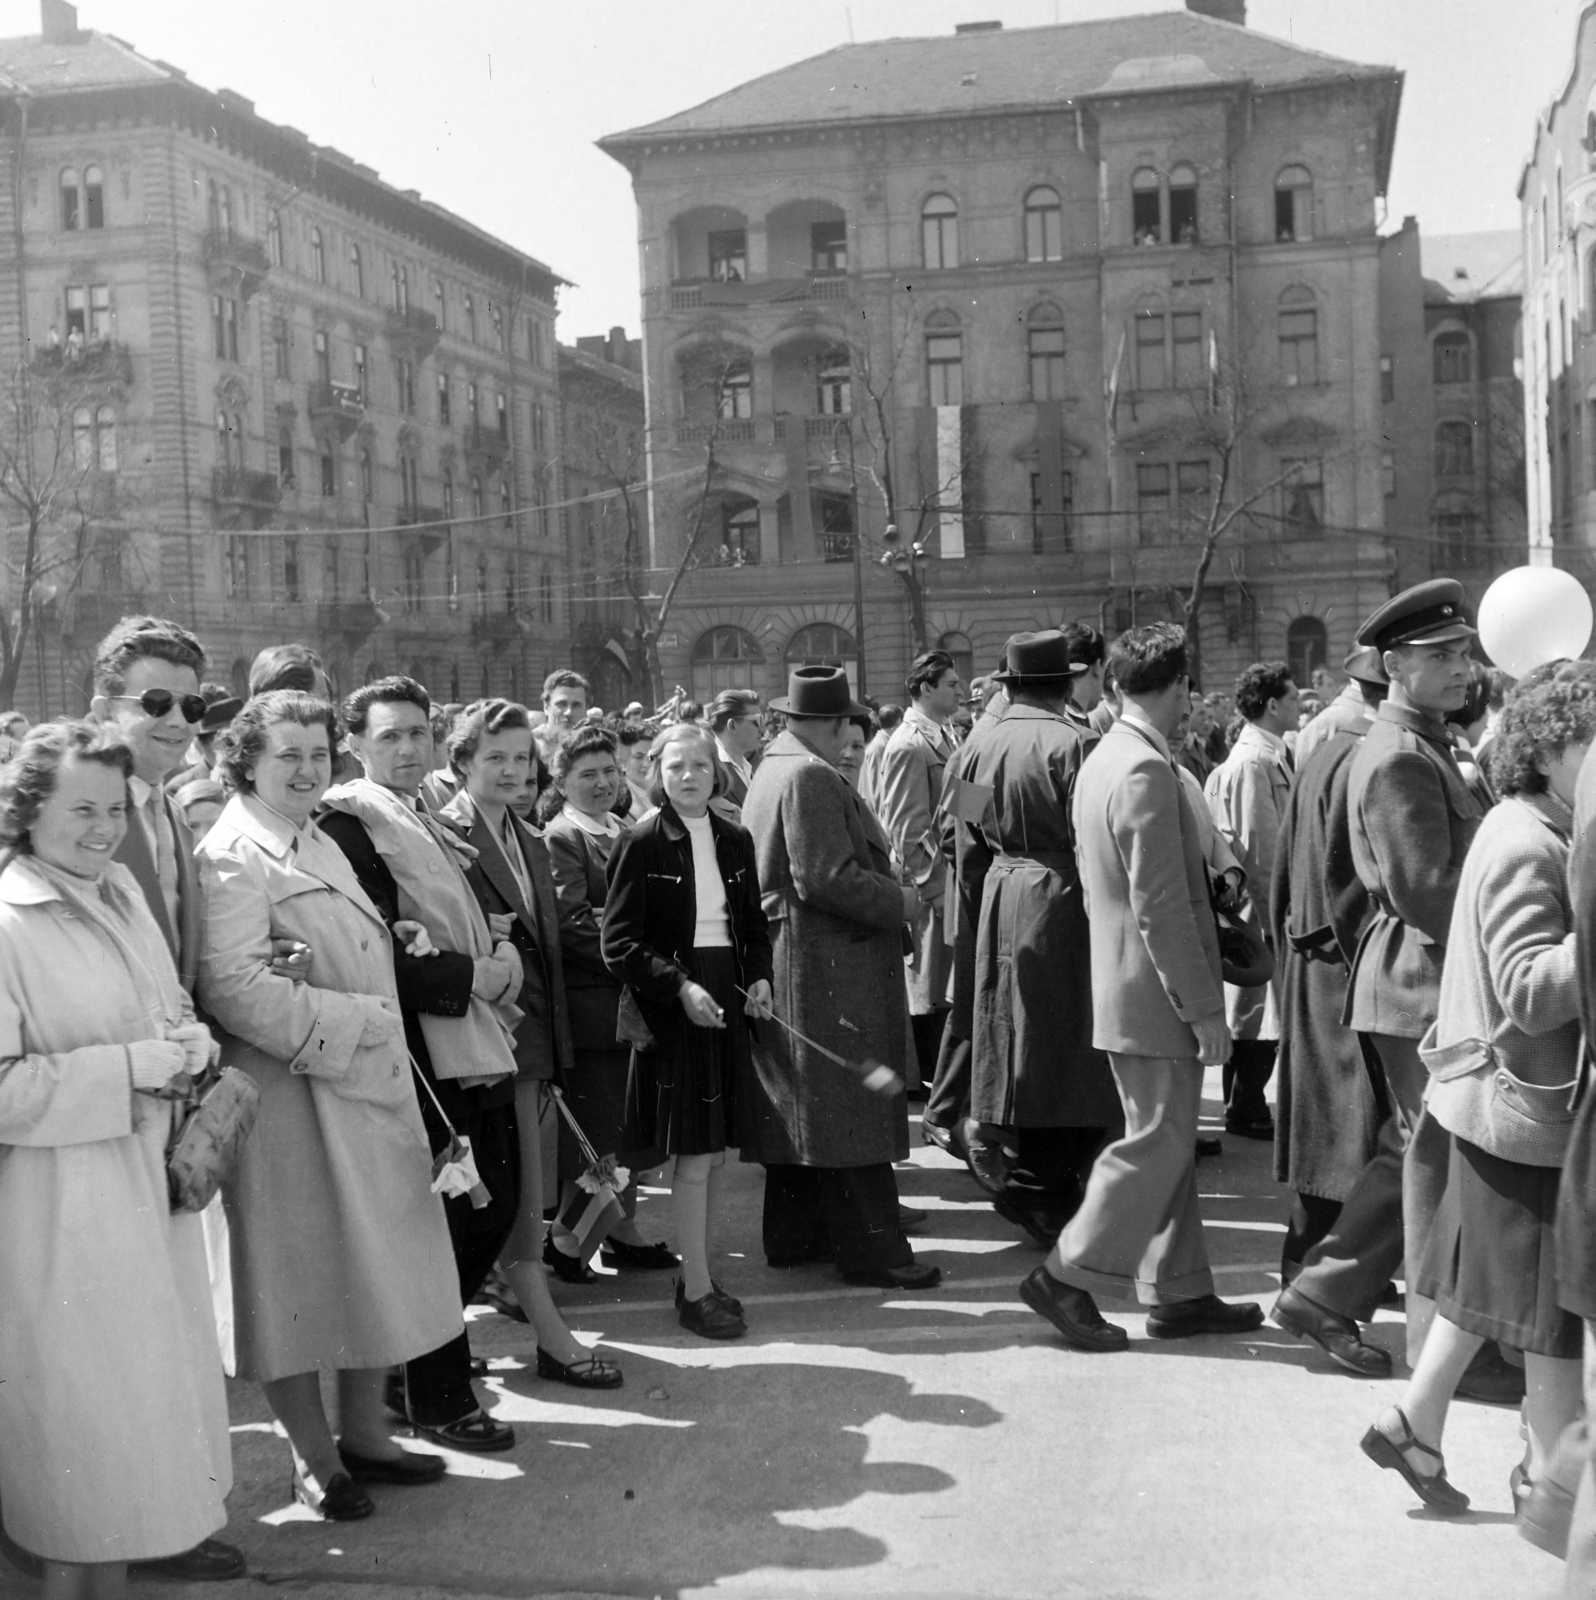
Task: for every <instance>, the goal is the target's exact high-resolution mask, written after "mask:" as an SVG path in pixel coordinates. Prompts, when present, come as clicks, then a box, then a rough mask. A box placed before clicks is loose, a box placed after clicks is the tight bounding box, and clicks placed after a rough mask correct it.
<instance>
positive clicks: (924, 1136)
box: [920, 1117, 964, 1161]
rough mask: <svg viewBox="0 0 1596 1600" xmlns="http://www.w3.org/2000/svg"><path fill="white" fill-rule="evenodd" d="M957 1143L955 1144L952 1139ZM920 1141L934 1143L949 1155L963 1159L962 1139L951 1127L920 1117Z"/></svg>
mask: <svg viewBox="0 0 1596 1600" xmlns="http://www.w3.org/2000/svg"><path fill="white" fill-rule="evenodd" d="M955 1140H957V1141H958V1143H957V1145H955V1143H954V1141H955ZM920 1143H921V1144H934V1145H935V1146H936V1147H937V1148H938V1149H939V1150H946V1151H947V1153H948V1154H949V1155H950V1156H954V1157H956V1158H957V1159H958V1160H960V1161H962V1160H964V1141H963V1140H962V1139H959V1136H958V1134H957V1133H956V1132H955V1131H954V1130H953V1129H952V1128H944V1127H943V1126H942V1125H941V1124H940V1123H936V1122H929V1121H927V1120H926V1118H924V1117H921V1118H920Z"/></svg>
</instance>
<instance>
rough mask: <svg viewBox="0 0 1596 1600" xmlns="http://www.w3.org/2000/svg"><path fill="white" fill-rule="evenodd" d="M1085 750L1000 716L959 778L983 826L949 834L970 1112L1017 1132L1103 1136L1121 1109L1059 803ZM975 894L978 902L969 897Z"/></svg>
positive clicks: (1046, 718) (1049, 727)
mask: <svg viewBox="0 0 1596 1600" xmlns="http://www.w3.org/2000/svg"><path fill="white" fill-rule="evenodd" d="M1085 755H1086V744H1085V741H1084V740H1083V739H1082V738H1081V736H1080V734H1079V733H1078V732H1077V730H1076V729H1075V728H1074V727H1072V726H1071V724H1070V723H1069V722H1068V721H1067V720H1066V719H1065V718H1064V717H1062V716H1059V715H1057V714H1056V713H1054V712H1052V711H1046V710H1043V709H1041V708H1039V707H1036V706H1032V705H1026V704H1016V705H1013V706H1011V707H1010V708H1009V710H1008V712H1007V713H1006V714H1005V716H1004V718H1003V720H1002V721H1001V722H1000V723H998V724H997V726H996V727H995V728H994V729H993V731H992V732H991V734H989V735H988V736H987V737H986V738H985V739H984V740H983V741H982V742H981V745H980V748H979V749H978V751H977V753H976V756H975V758H974V760H973V761H972V762H970V763H969V764H968V766H966V767H964V768H963V769H962V770H963V773H964V776H965V777H966V778H967V780H968V781H969V782H971V783H975V784H979V785H981V786H983V787H986V788H990V789H991V790H992V791H993V795H992V807H991V812H990V821H987V820H985V819H983V821H982V822H979V823H974V824H972V823H969V822H961V823H959V824H958V830H957V850H958V872H959V881H960V884H961V886H962V887H961V892H962V893H963V895H964V896H965V898H966V900H967V901H968V902H970V903H974V904H978V907H979V909H978V911H977V913H976V917H975V923H974V928H973V930H972V932H971V934H969V935H966V937H973V940H974V944H975V953H974V962H975V1006H974V1023H975V1032H974V1035H973V1038H972V1046H973V1048H972V1052H971V1066H970V1115H971V1116H972V1117H974V1118H975V1119H976V1121H977V1122H987V1123H995V1124H997V1125H999V1126H1003V1127H1018V1128H1064V1127H1086V1128H1102V1127H1107V1126H1109V1125H1110V1124H1112V1123H1114V1122H1116V1121H1117V1120H1118V1118H1119V1116H1120V1114H1121V1112H1120V1103H1119V1093H1118V1091H1117V1090H1116V1089H1115V1087H1114V1080H1113V1077H1112V1075H1111V1074H1110V1072H1109V1070H1108V1061H1107V1058H1106V1057H1105V1056H1104V1055H1103V1054H1102V1052H1101V1051H1098V1050H1095V1049H1093V1047H1092V961H1091V944H1090V932H1089V929H1088V927H1087V922H1086V907H1085V904H1084V901H1083V899H1082V896H1081V880H1080V873H1079V871H1078V869H1077V867H1076V862H1075V834H1074V829H1073V827H1072V825H1071V822H1070V804H1071V802H1072V801H1073V799H1074V792H1075V782H1076V779H1077V777H1078V776H1079V774H1080V770H1081V763H1082V761H1083V760H1084V759H1085ZM977 896H979V900H977Z"/></svg>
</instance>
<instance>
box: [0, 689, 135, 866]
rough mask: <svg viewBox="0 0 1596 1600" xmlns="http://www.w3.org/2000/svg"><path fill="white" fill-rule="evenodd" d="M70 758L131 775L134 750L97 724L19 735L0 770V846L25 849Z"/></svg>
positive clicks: (58, 725)
mask: <svg viewBox="0 0 1596 1600" xmlns="http://www.w3.org/2000/svg"><path fill="white" fill-rule="evenodd" d="M68 756H72V757H74V758H75V759H76V760H79V761H92V762H94V763H95V764H96V765H97V766H102V767H114V768H115V769H116V770H117V771H118V772H120V773H121V774H122V776H123V778H130V777H132V776H133V752H132V751H131V750H130V749H129V748H128V747H127V745H126V744H124V743H123V741H122V738H121V735H120V734H118V733H117V732H116V731H115V730H114V729H113V728H110V727H107V726H104V725H102V724H100V723H98V722H77V721H72V720H70V719H67V718H62V719H61V721H59V722H41V723H38V724H37V725H35V726H34V727H32V728H29V729H28V731H27V732H26V733H25V734H23V736H22V741H21V743H20V745H19V746H18V749H17V753H16V754H15V755H14V756H13V757H12V758H11V760H10V761H8V762H7V763H6V764H5V766H4V767H3V768H0V846H4V847H5V848H7V849H9V850H18V849H26V848H27V843H28V834H29V832H30V831H31V829H32V827H33V824H34V823H35V822H37V821H38V819H39V811H40V809H41V808H42V807H43V805H44V802H45V801H46V800H48V799H49V798H50V796H51V795H53V794H54V793H55V785H56V779H57V775H58V774H59V773H60V771H61V763H62V762H63V761H65V760H66V758H67V757H68Z"/></svg>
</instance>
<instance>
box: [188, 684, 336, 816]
mask: <svg viewBox="0 0 1596 1600" xmlns="http://www.w3.org/2000/svg"><path fill="white" fill-rule="evenodd" d="M279 722H293V723H297V724H298V725H299V726H300V727H301V728H325V729H326V730H327V749H328V750H329V751H336V750H337V748H338V738H339V735H340V734H341V733H342V731H343V730H342V729H341V728H340V727H339V724H338V713H337V712H336V711H334V710H333V708H332V707H331V706H330V705H328V704H327V702H326V701H325V700H318V699H317V698H316V697H315V695H313V694H306V693H305V692H304V691H303V690H302V689H273V690H271V691H270V692H269V693H267V694H258V695H256V696H255V698H254V699H253V700H250V701H248V702H246V704H245V706H244V709H243V710H242V711H240V712H239V713H238V715H237V716H236V717H234V718H233V721H232V726H231V727H229V728H228V730H227V732H226V733H224V734H223V735H222V737H221V741H220V743H218V745H217V747H216V765H215V767H214V769H213V770H214V772H215V775H216V776H217V777H218V778H219V779H220V780H221V784H222V787H223V788H224V789H225V790H226V791H227V792H228V793H229V794H254V792H255V780H254V779H253V778H251V777H250V776H249V771H250V768H251V767H253V766H254V765H255V763H256V762H257V761H259V760H260V758H261V757H262V756H263V755H264V754H265V753H266V735H267V734H268V733H269V732H270V731H271V729H273V728H275V727H276V726H277V724H278V723H279Z"/></svg>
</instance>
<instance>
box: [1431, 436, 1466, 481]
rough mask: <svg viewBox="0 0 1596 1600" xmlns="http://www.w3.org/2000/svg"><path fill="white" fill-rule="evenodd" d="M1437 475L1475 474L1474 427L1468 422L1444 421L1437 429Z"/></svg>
mask: <svg viewBox="0 0 1596 1600" xmlns="http://www.w3.org/2000/svg"><path fill="white" fill-rule="evenodd" d="M1435 475H1436V477H1438V478H1472V477H1473V476H1474V427H1473V425H1472V424H1471V423H1468V422H1443V423H1441V424H1440V425H1439V426H1438V427H1437V428H1436V430H1435Z"/></svg>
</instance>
